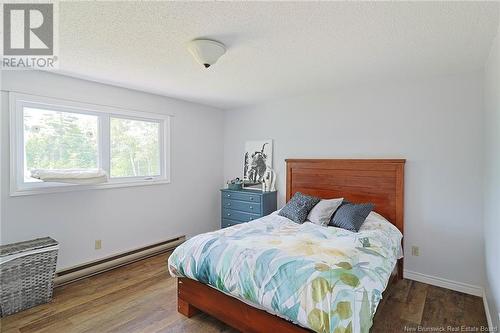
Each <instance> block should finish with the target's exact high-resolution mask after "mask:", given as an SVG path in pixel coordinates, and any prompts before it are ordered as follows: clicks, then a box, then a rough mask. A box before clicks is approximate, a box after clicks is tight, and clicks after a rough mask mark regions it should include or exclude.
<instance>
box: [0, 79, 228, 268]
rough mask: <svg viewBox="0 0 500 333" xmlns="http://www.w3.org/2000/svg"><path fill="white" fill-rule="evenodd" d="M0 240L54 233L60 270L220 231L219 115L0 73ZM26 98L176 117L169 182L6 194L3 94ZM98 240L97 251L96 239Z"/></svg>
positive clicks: (118, 91) (99, 88)
mask: <svg viewBox="0 0 500 333" xmlns="http://www.w3.org/2000/svg"><path fill="white" fill-rule="evenodd" d="M2 75H3V77H2V95H1V96H2V117H1V118H2V119H1V120H2V121H1V124H2V128H1V135H2V136H1V168H2V171H1V179H2V188H1V192H2V194H1V198H2V221H1V236H2V237H1V240H2V243H9V242H15V241H21V240H26V239H30V238H34V237H42V236H51V237H53V238H55V239H57V240H58V241H59V242H60V244H61V250H60V256H59V261H58V268H59V269H61V268H65V267H68V266H73V265H76V264H80V263H83V262H87V261H90V260H94V259H98V258H101V257H104V256H108V255H111V254H114V253H118V252H121V251H125V250H130V249H133V248H136V247H140V246H143V245H147V244H151V243H154V242H158V241H162V240H166V239H170V238H172V237H176V236H179V235H188V236H190V235H194V234H198V233H201V232H205V231H209V230H214V229H217V227H218V226H219V223H220V220H219V219H220V212H219V210H220V207H219V193H218V190H219V188H220V185H221V184H222V182H223V178H222V159H223V147H222V140H223V112H222V111H219V110H217V109H214V108H210V107H206V106H202V105H199V104H194V103H188V102H183V101H179V100H175V99H169V98H166V97H161V96H157V95H151V94H146V93H141V92H138V91H133V90H127V89H122V88H117V87H112V86H108V85H102V84H98V83H94V82H90V81H84V80H78V79H73V78H69V77H64V76H59V75H55V74H50V73H43V72H33V71H24V72H19V71H16V72H14V71H6V72H3V73H2ZM9 90H13V91H20V92H25V93H30V94H37V95H43V96H50V97H55V98H65V99H72V100H77V101H81V102H87V103H97V104H106V105H111V106H115V107H124V108H133V109H138V110H144V111H151V112H166V113H168V114H174V117H173V118H172V123H171V129H172V135H171V137H172V155H171V167H172V169H171V179H172V182H171V183H170V184H164V185H150V186H144V187H127V188H118V189H105V190H89V191H79V192H69V193H58V194H42V195H33V196H23V197H10V196H9V192H8V191H9V184H8V181H6V180H8V177H9V156H8V155H9V154H8V152H9V146H8V93H7V92H5V91H9ZM96 239H102V246H103V248H102V249H101V250H98V251H96V250H94V240H96Z"/></svg>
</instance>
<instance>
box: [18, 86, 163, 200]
mask: <svg viewBox="0 0 500 333" xmlns="http://www.w3.org/2000/svg"><path fill="white" fill-rule="evenodd" d="M9 96H10V109H11V122H10V126H11V131H10V132H11V143H10V144H11V195H23V194H34V193H43V192H58V191H68V190H74V189H88V188H109V187H118V186H132V185H145V184H153V183H165V182H169V124H170V121H169V120H170V117H169V116H168V115H162V114H154V113H145V112H140V111H133V110H123V109H115V108H111V107H106V106H98V105H91V104H84V103H76V102H71V101H64V100H56V99H52V98H45V97H38V96H30V95H24V94H17V93H10V95H9ZM34 169H49V170H54V169H57V170H61V169H62V170H66V169H88V170H92V169H103V170H105V171H106V173H107V174H108V176H109V181H108V182H107V183H104V184H99V185H73V184H62V183H50V182H42V181H40V180H38V179H35V178H32V177H31V170H34Z"/></svg>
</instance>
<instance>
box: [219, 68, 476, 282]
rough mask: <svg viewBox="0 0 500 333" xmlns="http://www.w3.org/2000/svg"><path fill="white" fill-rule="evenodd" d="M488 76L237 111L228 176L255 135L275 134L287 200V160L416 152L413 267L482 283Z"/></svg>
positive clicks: (410, 175) (327, 94) (409, 239)
mask: <svg viewBox="0 0 500 333" xmlns="http://www.w3.org/2000/svg"><path fill="white" fill-rule="evenodd" d="M482 83H483V82H482V76H481V73H477V74H463V75H460V76H453V77H440V78H429V79H426V80H422V81H412V82H392V83H391V84H382V83H379V84H377V85H375V84H374V85H371V86H370V85H365V86H356V88H352V89H347V88H346V89H341V90H339V89H333V88H332V89H330V90H328V91H323V92H317V93H314V94H309V95H304V96H297V97H294V98H290V99H285V100H280V101H275V102H273V103H270V104H267V105H262V106H259V107H252V108H246V109H241V110H231V111H228V112H226V115H225V129H224V131H225V145H224V177H225V178H226V179H229V178H232V177H236V176H240V175H241V173H242V158H243V154H242V153H243V149H244V142H245V140H251V139H267V138H271V139H274V168H275V169H276V170H277V173H278V190H279V198H280V204H283V203H284V196H285V169H284V167H285V162H284V160H285V159H286V158H316V157H317V158H352V157H361V158H375V157H376V158H406V159H407V164H406V177H405V248H406V253H410V251H408V250H409V249H410V246H412V245H417V246H419V247H420V256H419V257H412V256H411V255H407V256H406V259H405V260H406V261H405V263H406V266H405V268H406V269H407V270H411V271H416V272H419V273H423V274H429V275H432V276H436V277H441V278H446V279H450V280H453V281H458V282H462V283H468V284H472V285H475V286H481V285H483V283H484V274H483V272H484V264H483V228H482V225H483V223H482V219H483V217H482V170H483V169H482V168H483V166H482V160H483V156H482V131H483V119H482Z"/></svg>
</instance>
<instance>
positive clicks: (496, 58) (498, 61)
mask: <svg viewBox="0 0 500 333" xmlns="http://www.w3.org/2000/svg"><path fill="white" fill-rule="evenodd" d="M498 29H499V31H498V34H497V36H496V38H495V40H494V42H493V45H492V48H491V52H490V56H489V58H488V61H487V63H486V66H485V79H486V80H485V89H484V91H485V123H486V128H485V173H484V174H485V182H484V184H485V193H486V196H485V200H484V203H485V206H484V215H485V219H484V220H485V225H484V235H485V236H484V237H485V261H486V275H487V288H486V296H487V299H488V305H489V308H490V316H491V318H492V322H493V326H496V327H499V324H500V323H499V321H500V313H499V311H500V259H499V258H500V240H499V237H500V24H499V28H498Z"/></svg>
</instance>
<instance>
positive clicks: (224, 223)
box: [221, 219, 246, 228]
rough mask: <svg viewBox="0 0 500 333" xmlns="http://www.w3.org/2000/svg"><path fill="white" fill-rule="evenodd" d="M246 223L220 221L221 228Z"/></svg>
mask: <svg viewBox="0 0 500 333" xmlns="http://www.w3.org/2000/svg"><path fill="white" fill-rule="evenodd" d="M245 222H246V221H236V220H230V219H222V223H221V228H227V227H232V226H233V225H237V224H241V223H245Z"/></svg>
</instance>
